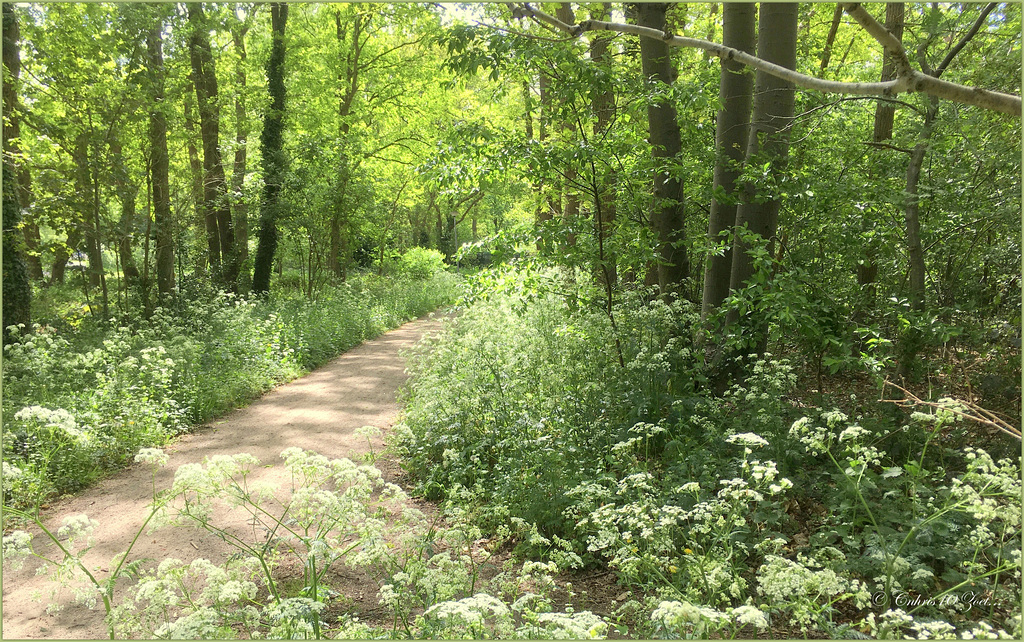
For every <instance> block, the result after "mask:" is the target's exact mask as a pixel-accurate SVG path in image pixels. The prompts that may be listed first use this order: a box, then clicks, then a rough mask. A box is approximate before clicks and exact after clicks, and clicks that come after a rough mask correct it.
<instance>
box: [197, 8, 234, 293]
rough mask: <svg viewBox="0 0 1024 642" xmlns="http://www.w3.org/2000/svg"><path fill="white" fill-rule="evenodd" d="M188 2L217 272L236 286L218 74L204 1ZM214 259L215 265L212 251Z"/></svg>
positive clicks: (205, 201)
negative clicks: (221, 142)
mask: <svg viewBox="0 0 1024 642" xmlns="http://www.w3.org/2000/svg"><path fill="white" fill-rule="evenodd" d="M187 6H188V20H189V24H190V26H191V29H192V32H191V34H190V36H189V39H188V48H189V57H190V58H191V62H192V78H193V81H194V84H195V89H196V104H197V105H198V109H199V129H200V132H201V134H202V139H203V207H204V210H205V211H206V216H207V221H210V217H213V219H215V220H216V236H217V239H218V240H219V249H220V261H221V274H219V275H217V274H215V275H214V276H215V277H218V280H219V281H220V282H221V284H222V285H224V286H225V287H227V288H229V289H234V288H235V287H236V281H237V277H238V257H237V256H236V254H235V252H234V243H235V236H234V231H233V229H232V225H231V208H230V206H229V205H228V198H227V184H226V182H225V179H224V164H223V161H222V159H221V155H220V115H219V113H218V112H219V107H218V105H217V75H216V72H215V70H214V62H213V53H212V51H211V49H210V37H209V34H208V32H207V26H206V17H205V15H204V14H203V5H202V4H201V3H192V4H188V5H187ZM210 227H212V225H210V226H209V227H208V228H207V229H208V233H209V228H210ZM210 259H211V260H210V263H211V266H212V265H213V261H214V257H213V255H212V253H211V257H210Z"/></svg>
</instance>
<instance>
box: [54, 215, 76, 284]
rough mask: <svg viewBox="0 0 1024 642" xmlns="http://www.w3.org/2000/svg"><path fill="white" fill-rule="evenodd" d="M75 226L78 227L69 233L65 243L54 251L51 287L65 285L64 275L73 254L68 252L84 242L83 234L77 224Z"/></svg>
mask: <svg viewBox="0 0 1024 642" xmlns="http://www.w3.org/2000/svg"><path fill="white" fill-rule="evenodd" d="M75 225H76V226H75V227H74V228H72V229H71V230H70V231H69V232H68V234H67V239H66V240H65V242H64V243H60V244H58V245H57V247H56V248H55V249H54V251H53V266H52V267H51V268H50V281H49V283H50V285H54V284H56V283H61V284H63V283H64V274H65V272H66V270H67V266H68V261H69V260H70V259H71V252H69V251H68V250H69V249H70V250H72V251H73V250H74V249H75V248H77V247H78V244H79V243H80V242H81V241H82V233H81V232H80V231H79V229H78V226H77V224H75Z"/></svg>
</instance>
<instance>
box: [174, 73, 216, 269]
mask: <svg viewBox="0 0 1024 642" xmlns="http://www.w3.org/2000/svg"><path fill="white" fill-rule="evenodd" d="M189 78H192V75H191V74H189ZM194 84H195V80H194V79H193V85H194ZM182 108H183V109H184V112H185V131H186V141H187V142H186V147H187V149H188V165H189V169H190V170H191V171H190V175H191V177H192V185H191V188H192V190H191V191H192V204H193V207H194V209H195V227H196V230H197V233H198V234H202V235H203V236H205V238H206V254H205V255H204V254H203V253H202V252H201V251H197V252H196V263H195V273H196V276H199V275H205V274H206V267H207V265H209V267H210V270H211V271H213V272H219V271H220V239H219V237H218V235H217V219H216V217H213V216H208V215H207V212H206V208H205V207H204V205H203V163H202V161H200V160H199V150H197V149H196V143H195V141H196V121H195V118H194V117H193V114H192V101H191V100H189V95H188V94H186V95H185V96H184V98H183V99H182ZM211 261H216V262H215V263H211Z"/></svg>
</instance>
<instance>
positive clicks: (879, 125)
mask: <svg viewBox="0 0 1024 642" xmlns="http://www.w3.org/2000/svg"><path fill="white" fill-rule="evenodd" d="M904 13H905V11H904V4H903V3H902V2H889V3H887V4H886V5H885V28H886V29H887V30H888V31H889V33H891V34H892V36H893V38H895V39H896V40H898V41H899V42H900V44H901V46H902V43H903V25H904ZM895 78H896V60H895V59H894V58H893V55H892V54H891V53H890V52H888V51H886V52H885V56H884V57H883V59H882V77H881V79H880V80H881V81H882V82H886V81H889V80H893V79H895ZM895 114H896V106H895V105H894V104H892V103H890V102H885V101H880V102H879V103H878V105H877V106H875V129H874V136H873V138H874V141H875V142H876V143H880V142H882V141H884V140H889V139H890V138H892V123H893V118H894V116H895Z"/></svg>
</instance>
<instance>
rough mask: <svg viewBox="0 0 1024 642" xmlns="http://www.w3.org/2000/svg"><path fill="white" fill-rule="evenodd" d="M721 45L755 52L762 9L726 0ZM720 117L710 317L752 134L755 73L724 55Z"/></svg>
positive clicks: (724, 277)
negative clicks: (739, 179) (751, 109)
mask: <svg viewBox="0 0 1024 642" xmlns="http://www.w3.org/2000/svg"><path fill="white" fill-rule="evenodd" d="M722 20H723V27H722V28H723V34H722V44H724V45H725V46H727V47H732V48H734V49H737V50H739V51H745V52H747V53H751V54H752V53H753V52H754V42H755V33H756V30H755V26H756V21H757V8H756V6H755V4H754V3H752V2H726V3H724V5H723V9H722ZM721 66H722V70H721V74H722V75H721V79H720V81H719V90H718V99H719V104H720V106H719V109H718V118H717V120H716V121H715V172H714V184H713V187H712V200H711V212H710V214H709V216H708V247H709V248H710V253H709V255H708V258H707V260H706V262H705V266H704V293H703V299H702V304H701V316H702V317H703V318H705V319H706V318H707V317H708V315H710V314H711V313H712V312H713V311H714V310H715V309H716V308H718V306H720V305H722V302H723V301H725V297H726V296H727V295H728V294H729V282H730V276H731V273H732V245H731V243H732V239H731V238H723V235H722V232H724V231H726V230H732V229H733V228H734V225H735V223H736V204H737V202H738V200H737V191H738V189H739V186H738V185H737V183H736V180H737V179H738V178H739V175H740V169H741V167H742V165H743V159H744V156H745V154H746V145H747V139H748V137H749V132H750V104H751V100H752V98H753V88H754V76H753V74H751V73H750V72H749V71H748V70H747V69H746V68H745V67H744V66H743V65H741V64H739V63H737V62H735V61H733V60H729V59H726V58H723V59H722V63H721Z"/></svg>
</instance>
